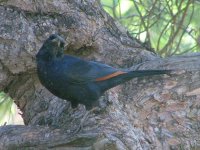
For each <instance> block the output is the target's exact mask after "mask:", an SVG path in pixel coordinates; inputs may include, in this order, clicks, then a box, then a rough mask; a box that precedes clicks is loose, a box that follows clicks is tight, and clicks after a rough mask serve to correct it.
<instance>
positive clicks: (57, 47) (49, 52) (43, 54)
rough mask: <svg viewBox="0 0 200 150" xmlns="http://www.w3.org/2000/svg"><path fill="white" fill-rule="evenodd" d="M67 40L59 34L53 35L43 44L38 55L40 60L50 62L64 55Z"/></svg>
mask: <svg viewBox="0 0 200 150" xmlns="http://www.w3.org/2000/svg"><path fill="white" fill-rule="evenodd" d="M64 46H65V40H64V39H63V38H62V37H60V36H59V35H57V34H52V35H50V36H49V38H48V39H47V40H46V41H45V42H44V43H43V45H42V47H41V48H40V50H39V52H38V53H37V55H36V58H37V59H38V58H39V59H44V60H50V59H53V58H56V57H61V56H62V55H63V53H64V52H63V51H64Z"/></svg>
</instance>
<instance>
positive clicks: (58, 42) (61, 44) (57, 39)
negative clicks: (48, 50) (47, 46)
mask: <svg viewBox="0 0 200 150" xmlns="http://www.w3.org/2000/svg"><path fill="white" fill-rule="evenodd" d="M52 41H53V42H56V43H57V44H58V47H64V45H65V40H64V39H63V38H62V37H60V36H58V35H57V37H56V38H55V39H53V40H52Z"/></svg>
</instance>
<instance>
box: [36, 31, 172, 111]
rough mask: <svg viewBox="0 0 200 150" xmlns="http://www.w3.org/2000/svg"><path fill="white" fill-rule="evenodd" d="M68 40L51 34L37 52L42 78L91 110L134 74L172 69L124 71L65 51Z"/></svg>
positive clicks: (62, 95) (60, 94)
mask: <svg viewBox="0 0 200 150" xmlns="http://www.w3.org/2000/svg"><path fill="white" fill-rule="evenodd" d="M64 45H65V41H64V39H63V38H62V37H60V36H59V35H57V34H52V35H50V37H49V38H48V39H47V40H46V41H45V42H44V44H43V46H42V47H41V48H40V50H39V52H38V53H37V55H36V59H37V72H38V76H39V79H40V81H41V83H42V85H44V86H45V87H46V88H47V89H48V90H49V91H50V92H51V93H53V94H54V95H56V96H58V97H60V98H62V99H66V100H69V101H70V102H71V104H72V107H73V108H74V107H76V106H77V105H78V104H84V105H85V106H86V109H91V108H92V107H93V105H94V104H96V103H97V100H98V98H99V97H100V96H101V95H102V94H103V93H104V92H105V91H106V90H108V89H110V88H112V87H114V86H117V85H119V84H121V83H124V82H126V81H128V80H130V79H132V78H135V77H143V76H151V75H159V74H168V73H169V70H134V71H124V70H123V69H116V68H113V67H111V66H109V65H106V64H103V63H99V62H95V61H86V60H83V59H81V58H78V57H74V56H70V55H65V54H64Z"/></svg>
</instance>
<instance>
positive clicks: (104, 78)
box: [95, 71, 127, 81]
mask: <svg viewBox="0 0 200 150" xmlns="http://www.w3.org/2000/svg"><path fill="white" fill-rule="evenodd" d="M125 73H127V72H122V71H117V72H114V73H112V74H109V75H107V76H104V77H101V78H97V79H96V80H95V81H104V80H107V79H110V78H113V77H116V76H118V75H120V74H125Z"/></svg>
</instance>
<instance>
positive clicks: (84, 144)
mask: <svg viewBox="0 0 200 150" xmlns="http://www.w3.org/2000/svg"><path fill="white" fill-rule="evenodd" d="M0 13H1V16H0V90H3V91H5V92H6V93H8V94H9V95H10V96H11V97H12V98H13V99H14V100H15V103H16V104H17V105H18V107H19V108H20V109H21V111H22V112H23V115H22V117H23V119H24V122H25V126H17V125H16V126H14V125H13V126H3V127H1V128H0V141H1V142H0V149H14V148H17V149H70V150H71V149H119V150H123V149H191V148H197V149H198V148H199V147H200V140H199V139H200V137H199V126H200V125H199V121H200V118H199V106H200V102H199V98H200V72H199V71H198V70H199V69H200V59H199V56H200V54H194V55H188V56H179V57H171V58H167V59H162V58H160V57H159V56H157V55H155V54H154V53H152V52H150V51H147V48H145V47H144V46H143V44H142V43H140V42H139V41H137V40H135V39H133V38H132V37H130V35H129V34H128V33H127V32H126V30H125V29H123V27H121V26H120V25H119V24H118V23H116V22H115V21H114V20H113V19H112V18H111V17H110V16H109V15H107V14H106V13H105V12H104V11H103V10H102V8H101V6H100V4H99V2H98V1H97V0H75V1H74V0H35V1H32V0H6V1H0ZM55 32H56V33H60V34H61V35H62V36H63V37H64V38H65V39H66V41H67V44H68V45H67V47H66V53H68V54H73V55H78V56H81V57H84V58H85V59H90V60H96V61H102V62H105V63H107V64H110V65H112V66H115V67H123V68H128V67H130V69H158V68H160V69H174V70H177V71H175V72H174V74H172V75H164V76H155V77H148V78H142V79H141V78H140V79H139V78H138V79H133V80H132V81H130V82H128V83H126V84H123V85H121V86H118V87H116V88H113V89H111V90H109V92H107V93H106V94H105V95H104V96H103V97H102V98H101V102H100V104H101V107H103V111H100V112H96V113H93V114H91V115H90V116H89V118H88V119H87V121H86V122H85V124H84V127H83V129H82V130H81V131H79V132H77V133H75V131H76V129H77V127H78V125H79V124H80V120H81V118H82V117H83V115H84V114H85V112H86V110H85V108H84V106H83V105H79V107H78V108H76V109H74V110H73V109H72V108H71V106H70V103H69V102H67V101H65V100H61V99H59V98H57V97H55V96H53V95H52V94H51V93H49V92H48V91H47V90H46V89H45V88H44V87H42V86H41V84H40V83H39V81H38V78H37V75H36V69H35V68H36V66H35V54H36V53H37V51H38V50H39V48H40V46H41V44H42V42H43V41H44V40H45V39H46V38H47V37H48V36H49V35H50V34H51V33H55Z"/></svg>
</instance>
